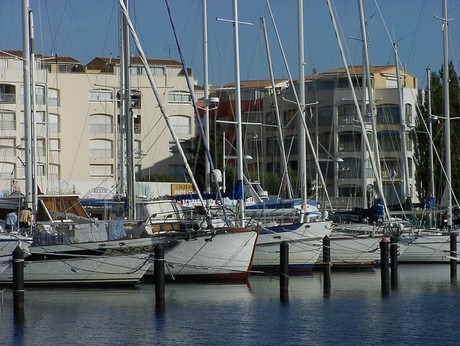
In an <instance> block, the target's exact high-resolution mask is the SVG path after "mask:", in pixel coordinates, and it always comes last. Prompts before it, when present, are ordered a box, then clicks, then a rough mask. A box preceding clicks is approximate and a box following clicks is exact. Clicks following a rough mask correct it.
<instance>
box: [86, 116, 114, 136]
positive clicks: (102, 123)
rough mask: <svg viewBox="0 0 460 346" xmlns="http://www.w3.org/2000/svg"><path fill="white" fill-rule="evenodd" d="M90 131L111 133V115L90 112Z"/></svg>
mask: <svg viewBox="0 0 460 346" xmlns="http://www.w3.org/2000/svg"><path fill="white" fill-rule="evenodd" d="M89 132H90V133H113V123H112V116H110V115H108V114H92V115H90V116H89Z"/></svg>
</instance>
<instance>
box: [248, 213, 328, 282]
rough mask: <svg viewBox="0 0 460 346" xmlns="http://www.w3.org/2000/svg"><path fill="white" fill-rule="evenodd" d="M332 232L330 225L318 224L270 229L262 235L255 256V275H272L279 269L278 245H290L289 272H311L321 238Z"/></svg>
mask: <svg viewBox="0 0 460 346" xmlns="http://www.w3.org/2000/svg"><path fill="white" fill-rule="evenodd" d="M330 232H331V222H329V221H318V222H310V223H297V224H291V225H285V226H277V227H276V228H274V227H269V229H268V231H264V232H261V234H260V235H259V239H258V241H257V245H256V251H255V254H254V266H253V269H254V271H265V272H271V271H274V270H277V269H278V268H279V265H280V244H281V243H282V242H283V241H286V242H287V243H288V245H289V272H290V273H295V272H297V273H302V272H311V271H312V269H313V266H314V264H315V262H316V261H317V259H318V257H319V255H320V254H321V252H322V244H323V238H324V236H326V235H329V234H330Z"/></svg>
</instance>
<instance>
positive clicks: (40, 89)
mask: <svg viewBox="0 0 460 346" xmlns="http://www.w3.org/2000/svg"><path fill="white" fill-rule="evenodd" d="M35 103H36V104H37V105H45V104H46V98H45V87H44V86H43V85H36V86H35Z"/></svg>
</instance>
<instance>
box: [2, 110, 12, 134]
mask: <svg viewBox="0 0 460 346" xmlns="http://www.w3.org/2000/svg"><path fill="white" fill-rule="evenodd" d="M0 130H16V114H15V113H14V112H13V111H7V110H1V111H0Z"/></svg>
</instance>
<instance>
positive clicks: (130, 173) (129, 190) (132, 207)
mask: <svg viewBox="0 0 460 346" xmlns="http://www.w3.org/2000/svg"><path fill="white" fill-rule="evenodd" d="M123 1H124V5H125V8H126V10H127V11H128V0H123ZM121 38H122V47H121V58H122V61H121V64H122V78H121V79H122V81H121V85H122V88H121V97H122V112H123V113H122V114H123V115H124V120H125V131H126V133H125V136H126V202H127V203H126V206H127V215H126V216H127V217H128V219H130V220H133V219H135V218H136V193H135V185H134V176H135V166H134V150H133V149H134V148H133V147H134V131H133V130H134V129H133V113H132V109H131V85H130V76H129V63H130V48H129V30H128V23H127V20H126V16H124V15H122V25H121Z"/></svg>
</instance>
